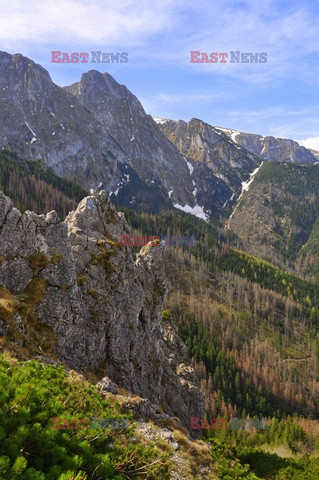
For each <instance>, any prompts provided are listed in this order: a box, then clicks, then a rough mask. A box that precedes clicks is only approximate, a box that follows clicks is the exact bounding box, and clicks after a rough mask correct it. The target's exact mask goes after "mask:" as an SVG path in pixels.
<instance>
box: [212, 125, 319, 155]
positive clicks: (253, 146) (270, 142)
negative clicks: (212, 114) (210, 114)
mask: <svg viewBox="0 0 319 480" xmlns="http://www.w3.org/2000/svg"><path fill="white" fill-rule="evenodd" d="M216 128H217V129H218V130H220V131H222V132H224V133H225V134H226V135H228V136H229V137H230V138H231V139H232V140H233V141H234V142H236V143H237V144H238V145H241V146H242V147H244V148H246V149H247V150H249V151H250V152H253V153H255V154H256V155H259V156H260V157H262V158H263V159H264V160H268V161H269V162H292V163H315V162H317V161H318V157H317V155H316V153H315V152H313V151H311V150H309V149H307V148H305V147H302V146H300V145H299V143H298V142H296V141H295V140H289V139H287V138H276V137H270V136H266V137H263V136H261V135H256V134H253V133H245V132H239V131H238V130H232V129H229V128H221V127H216Z"/></svg>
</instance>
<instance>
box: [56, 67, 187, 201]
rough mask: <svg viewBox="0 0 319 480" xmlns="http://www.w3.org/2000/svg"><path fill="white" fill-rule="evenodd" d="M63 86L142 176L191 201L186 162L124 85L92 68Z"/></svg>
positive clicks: (174, 194)
mask: <svg viewBox="0 0 319 480" xmlns="http://www.w3.org/2000/svg"><path fill="white" fill-rule="evenodd" d="M65 90H66V91H67V92H70V93H71V94H73V95H74V96H76V98H77V99H78V100H79V102H80V103H81V104H82V105H83V106H84V107H86V108H87V109H88V110H90V111H91V112H93V114H94V116H95V117H96V118H97V119H98V120H99V122H100V124H101V125H102V127H103V129H105V130H106V131H109V132H110V133H111V135H112V136H113V138H114V139H115V140H116V141H117V143H118V144H119V145H121V147H122V149H123V151H124V154H125V157H126V159H127V162H128V163H129V164H130V165H131V166H132V167H133V168H134V169H135V170H136V172H137V173H138V175H139V176H140V177H141V178H143V179H144V180H147V182H148V183H149V184H151V183H154V181H158V180H159V179H160V181H161V182H162V184H163V186H164V188H165V190H166V192H168V191H171V198H172V199H173V200H174V201H175V202H176V203H180V204H182V205H185V203H190V202H192V201H193V198H192V195H191V192H192V190H193V188H192V183H191V180H190V175H189V170H188V166H187V164H186V162H185V161H184V159H183V157H182V156H181V154H180V152H179V151H178V150H177V149H176V148H175V147H174V145H172V143H171V142H169V141H168V139H167V137H166V136H165V135H164V134H163V133H162V132H161V130H160V129H159V128H158V126H157V124H156V123H155V122H154V120H153V118H152V117H151V116H150V115H147V114H146V113H145V111H144V109H143V107H142V105H141V103H140V102H139V101H138V99H137V98H136V97H135V96H134V95H133V94H132V93H131V92H130V91H129V90H128V89H127V88H126V87H125V86H124V85H120V84H119V83H117V82H116V81H115V80H114V78H113V77H111V75H109V74H107V73H104V74H102V73H100V72H97V71H95V70H91V71H89V72H88V73H84V74H83V75H82V78H81V81H80V82H78V83H75V84H73V85H71V86H69V87H65ZM177 171H178V172H179V175H176V172H177Z"/></svg>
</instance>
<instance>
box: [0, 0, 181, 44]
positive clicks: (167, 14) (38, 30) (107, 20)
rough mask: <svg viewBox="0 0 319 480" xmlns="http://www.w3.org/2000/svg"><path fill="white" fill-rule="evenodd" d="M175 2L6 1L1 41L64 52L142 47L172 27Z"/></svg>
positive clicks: (130, 0)
mask: <svg viewBox="0 0 319 480" xmlns="http://www.w3.org/2000/svg"><path fill="white" fill-rule="evenodd" d="M175 3H176V2H174V1H173V0H159V1H157V2H155V1H150V0H139V2H138V3H137V2H136V1H134V0H117V1H116V2H101V1H98V0H88V1H85V2H84V1H83V0H82V1H78V0H77V1H75V0H46V1H45V2H42V1H39V0H30V1H28V2H22V1H21V0H11V1H9V2H5V3H4V2H2V5H1V16H0V41H1V43H2V44H6V43H8V42H9V43H11V44H16V45H19V44H21V42H27V43H30V42H34V43H39V44H41V43H42V44H43V43H46V44H49V43H50V42H52V46H54V45H55V44H56V43H57V42H58V43H59V44H61V43H66V48H67V47H70V46H72V42H73V43H76V44H77V45H81V44H82V45H84V44H85V43H87V42H88V43H89V45H88V48H91V47H92V46H94V44H95V43H98V44H101V43H103V44H104V45H105V46H110V45H111V44H115V43H120V44H141V42H143V41H145V37H148V36H149V35H153V34H155V33H159V32H164V31H165V30H166V29H167V28H170V27H172V24H173V22H174V20H173V19H174V16H172V15H171V13H172V8H173V7H174V4H175Z"/></svg>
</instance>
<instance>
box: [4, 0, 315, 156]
mask: <svg viewBox="0 0 319 480" xmlns="http://www.w3.org/2000/svg"><path fill="white" fill-rule="evenodd" d="M1 3H2V5H1V17H0V49H1V50H4V51H7V52H9V53H17V52H19V53H22V54H24V55H26V56H28V57H30V58H32V59H33V60H34V61H36V62H37V63H40V64H41V65H42V66H43V67H44V68H46V69H47V70H48V71H49V73H50V75H51V77H52V79H53V81H54V82H55V83H57V84H59V85H67V84H70V83H73V82H76V81H78V80H79V79H80V77H81V74H82V73H84V72H86V71H88V70H90V69H92V68H94V69H97V70H100V71H101V72H105V71H107V72H108V73H110V74H111V75H113V76H114V77H115V79H116V80H117V81H119V82H120V83H123V84H125V85H126V86H127V87H128V88H129V89H130V90H131V91H132V92H133V93H134V94H135V95H136V96H137V97H138V98H139V100H140V101H141V102H142V104H143V106H144V108H145V110H146V112H147V113H149V114H151V115H153V116H157V117H164V118H172V119H175V120H177V119H184V120H190V119H191V118H193V117H196V118H200V119H202V120H204V121H206V122H208V123H210V124H212V125H217V126H222V127H230V128H234V129H238V130H242V131H248V132H253V133H260V134H262V135H274V136H280V137H287V138H293V139H297V140H304V141H305V140H306V143H305V145H307V146H310V147H312V148H317V149H318V150H319V109H318V103H319V102H318V100H319V92H318V82H319V80H318V79H319V35H318V24H319V18H318V17H319V9H318V3H317V2H316V1H310V0H303V1H295V0H290V1H286V0H281V1H272V0H263V1H256V0H247V1H246V0H243V1H227V0H226V1H223V2H220V1H218V2H217V1H214V0H212V1H208V0H197V1H190V0H139V1H133V0H117V1H116V2H113V1H112V2H110V1H109V0H103V1H98V0H86V1H82V0H79V1H74V0H46V1H45V2H43V1H38V0H29V1H28V2H22V1H21V0H10V1H9V2H1ZM52 50H60V51H63V52H68V53H69V54H70V53H72V52H76V51H81V52H89V53H90V52H91V51H98V50H100V51H102V52H128V57H129V61H128V63H126V64H124V63H122V64H120V63H119V64H113V65H112V64H103V63H101V64H92V63H90V59H89V63H87V64H52V63H51V51H52ZM193 50H197V51H200V52H207V53H208V54H210V53H211V52H228V53H229V52H230V51H231V50H239V51H240V52H242V53H245V52H253V53H255V52H267V63H263V64H261V63H257V64H255V63H252V64H247V63H243V64H231V63H229V62H228V63H225V64H221V63H214V64H213V63H210V64H206V63H204V64H198V63H190V51H193ZM307 139H312V140H307Z"/></svg>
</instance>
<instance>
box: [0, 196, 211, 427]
mask: <svg viewBox="0 0 319 480" xmlns="http://www.w3.org/2000/svg"><path fill="white" fill-rule="evenodd" d="M122 233H129V228H128V225H127V223H126V220H125V218H124V216H123V214H121V213H117V212H116V211H115V209H114V208H113V206H112V205H111V204H110V201H109V199H108V198H107V196H106V193H105V192H104V191H103V192H100V193H99V194H93V195H91V196H89V197H86V198H85V199H84V200H82V202H81V203H80V204H79V206H78V208H77V209H76V210H75V211H73V212H71V213H70V214H69V215H68V217H67V218H66V220H65V222H61V221H60V220H59V218H58V217H57V214H56V213H55V212H54V211H52V212H50V213H48V214H47V215H46V216H44V215H40V216H38V215H36V214H34V213H32V212H26V213H25V214H21V213H20V212H19V210H17V209H16V208H14V207H13V205H12V202H11V201H10V199H9V198H8V197H5V196H4V195H3V194H0V335H2V336H3V339H2V341H4V342H5V344H6V345H7V346H8V347H9V348H10V349H12V350H15V351H16V353H18V354H19V355H22V356H25V357H28V356H29V355H30V354H31V355H44V356H45V357H48V358H53V359H59V360H61V361H63V362H65V363H66V364H67V365H69V366H70V367H72V368H74V369H77V370H84V371H87V372H95V374H97V375H99V376H100V377H102V376H104V375H107V376H108V377H109V378H110V379H111V380H112V381H113V382H115V383H116V384H117V385H119V386H121V387H123V388H125V389H127V390H130V391H131V392H133V393H136V394H139V395H140V396H143V397H145V398H147V399H149V400H150V401H151V402H152V403H153V404H155V405H160V406H161V407H162V408H163V410H164V412H165V413H167V414H169V415H174V416H178V417H179V418H180V419H181V421H182V423H183V424H184V425H189V417H190V416H200V415H201V414H202V413H203V397H202V395H201V393H200V392H199V388H198V384H197V378H196V375H195V373H194V370H193V368H192V366H191V364H190V363H189V361H188V359H187V351H186V347H185V345H184V344H183V342H182V341H181V340H180V339H179V337H178V335H177V332H176V328H175V327H174V325H173V324H171V323H170V322H164V323H163V322H162V320H161V311H162V309H163V302H164V300H165V297H166V293H167V285H166V280H165V276H164V272H163V263H162V248H163V247H161V246H151V245H148V246H145V247H143V249H142V250H141V252H140V253H139V254H138V255H137V259H136V261H134V258H133V255H132V252H131V250H130V247H122V246H121V245H120V235H121V234H122Z"/></svg>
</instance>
